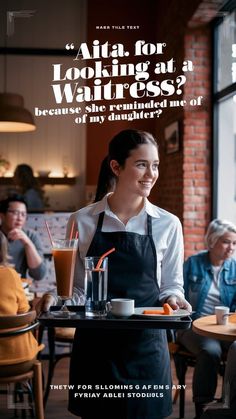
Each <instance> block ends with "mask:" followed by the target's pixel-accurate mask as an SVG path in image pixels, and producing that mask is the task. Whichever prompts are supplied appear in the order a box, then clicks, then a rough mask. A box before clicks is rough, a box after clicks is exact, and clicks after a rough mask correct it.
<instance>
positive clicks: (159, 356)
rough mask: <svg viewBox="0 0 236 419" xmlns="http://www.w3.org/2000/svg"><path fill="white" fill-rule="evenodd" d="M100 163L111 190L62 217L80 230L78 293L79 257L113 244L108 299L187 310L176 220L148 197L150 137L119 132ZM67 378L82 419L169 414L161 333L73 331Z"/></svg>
mask: <svg viewBox="0 0 236 419" xmlns="http://www.w3.org/2000/svg"><path fill="white" fill-rule="evenodd" d="M107 161H108V164H107V175H106V176H107V177H106V182H108V179H111V178H114V179H115V181H116V185H115V189H114V188H113V189H114V191H113V192H111V193H108V194H107V195H105V196H104V197H103V198H102V200H100V201H98V202H96V203H94V204H91V205H89V206H87V207H85V208H82V209H80V210H79V211H77V212H75V213H74V214H72V216H71V218H70V220H69V223H68V232H70V230H71V227H72V225H73V226H76V228H77V229H78V231H79V255H78V256H79V257H78V263H77V272H76V276H75V281H76V287H77V295H81V289H82V288H83V281H84V265H83V259H84V257H85V256H95V255H101V254H103V253H104V252H106V251H107V250H108V249H110V248H112V247H115V248H116V251H115V252H114V253H112V254H110V255H109V273H108V275H109V276H108V278H109V279H108V281H109V285H108V298H109V299H110V298H115V297H125V298H133V299H134V300H135V305H136V306H137V307H138V306H139V307H140V306H141V307H146V306H148V307H152V306H160V305H161V304H163V303H164V302H168V303H169V304H170V306H171V307H172V308H173V309H177V308H184V309H187V310H189V311H191V307H190V305H189V304H188V303H187V301H186V300H185V299H184V294H183V278H182V263H183V238H182V229H181V224H180V221H179V220H178V218H177V217H176V216H174V215H172V214H170V213H169V212H167V211H165V210H163V209H161V208H158V207H156V206H154V205H152V204H151V203H150V202H149V201H148V199H147V197H148V196H149V194H150V192H151V189H152V188H153V186H154V184H155V183H156V181H157V179H158V175H159V171H158V167H159V155H158V147H157V143H156V141H155V140H154V138H153V136H152V135H151V134H149V133H147V132H143V131H137V130H125V131H121V132H120V133H119V134H118V135H116V136H115V137H114V138H113V139H112V140H111V142H110V144H109V154H108V158H107ZM108 183H109V182H108ZM78 300H79V298H78ZM51 303H52V297H51V296H50V297H49V296H48V295H46V296H44V309H45V310H46V309H47V308H48V306H49V304H51ZM77 303H78V301H77ZM70 384H73V385H74V386H75V387H74V388H75V389H78V390H73V391H70V394H69V410H70V412H72V413H73V414H75V415H78V416H81V417H82V418H83V419H95V418H99V419H100V418H101V419H108V418H109V419H110V418H113V419H161V418H164V417H166V416H169V415H170V414H171V412H172V403H171V393H172V392H171V371H170V360H169V352H168V346H167V339H166V331H165V330H157V329H155V330H150V329H144V330H119V329H117V330H101V329H97V330H96V329H94V330H91V329H90V330H83V329H82V330H80V329H77V331H76V335H75V339H74V346H73V354H72V358H71V368H70ZM76 393H80V395H79V396H78V395H77V396H76Z"/></svg>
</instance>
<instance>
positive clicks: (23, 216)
mask: <svg viewBox="0 0 236 419" xmlns="http://www.w3.org/2000/svg"><path fill="white" fill-rule="evenodd" d="M7 212H10V214H12V215H13V216H14V217H20V216H21V217H22V218H25V217H26V216H27V212H25V211H19V210H11V209H9V210H7Z"/></svg>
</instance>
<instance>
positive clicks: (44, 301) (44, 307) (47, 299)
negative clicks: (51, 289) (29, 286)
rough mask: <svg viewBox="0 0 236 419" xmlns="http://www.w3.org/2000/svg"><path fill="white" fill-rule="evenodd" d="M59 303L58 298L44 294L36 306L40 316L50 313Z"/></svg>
mask: <svg viewBox="0 0 236 419" xmlns="http://www.w3.org/2000/svg"><path fill="white" fill-rule="evenodd" d="M56 303H57V298H56V297H54V296H53V295H51V294H44V295H43V296H42V298H41V299H40V300H39V302H38V303H37V304H36V306H35V310H36V312H37V314H38V315H39V314H40V313H42V312H46V311H49V309H50V307H51V306H55V305H56Z"/></svg>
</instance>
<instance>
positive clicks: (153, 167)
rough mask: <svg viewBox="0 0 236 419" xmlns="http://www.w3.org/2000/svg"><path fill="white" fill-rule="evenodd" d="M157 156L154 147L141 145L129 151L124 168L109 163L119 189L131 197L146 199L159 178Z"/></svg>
mask: <svg viewBox="0 0 236 419" xmlns="http://www.w3.org/2000/svg"><path fill="white" fill-rule="evenodd" d="M158 166H159V156H158V151H157V148H156V147H155V145H153V144H151V143H149V144H141V145H140V146H138V148H136V149H135V150H132V151H131V154H130V156H129V157H128V158H127V159H126V161H125V165H124V167H121V166H119V164H118V163H117V162H116V161H115V160H112V161H111V167H112V169H113V171H114V173H115V174H116V176H117V181H118V185H119V188H124V190H125V191H126V192H129V193H130V194H131V195H132V194H135V195H138V196H142V197H148V196H149V194H150V192H151V189H152V187H153V186H154V184H155V183H156V181H157V179H158V176H159V170H158Z"/></svg>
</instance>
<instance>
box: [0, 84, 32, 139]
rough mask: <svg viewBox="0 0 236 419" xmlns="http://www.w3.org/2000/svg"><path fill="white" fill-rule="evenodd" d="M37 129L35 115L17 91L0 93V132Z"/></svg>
mask: <svg viewBox="0 0 236 419" xmlns="http://www.w3.org/2000/svg"><path fill="white" fill-rule="evenodd" d="M35 129H36V126H35V123H34V118H33V115H32V114H31V113H30V112H29V111H28V110H27V109H25V108H24V99H23V97H22V96H21V95H19V94H17V93H6V92H4V93H0V132H30V131H34V130H35Z"/></svg>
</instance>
